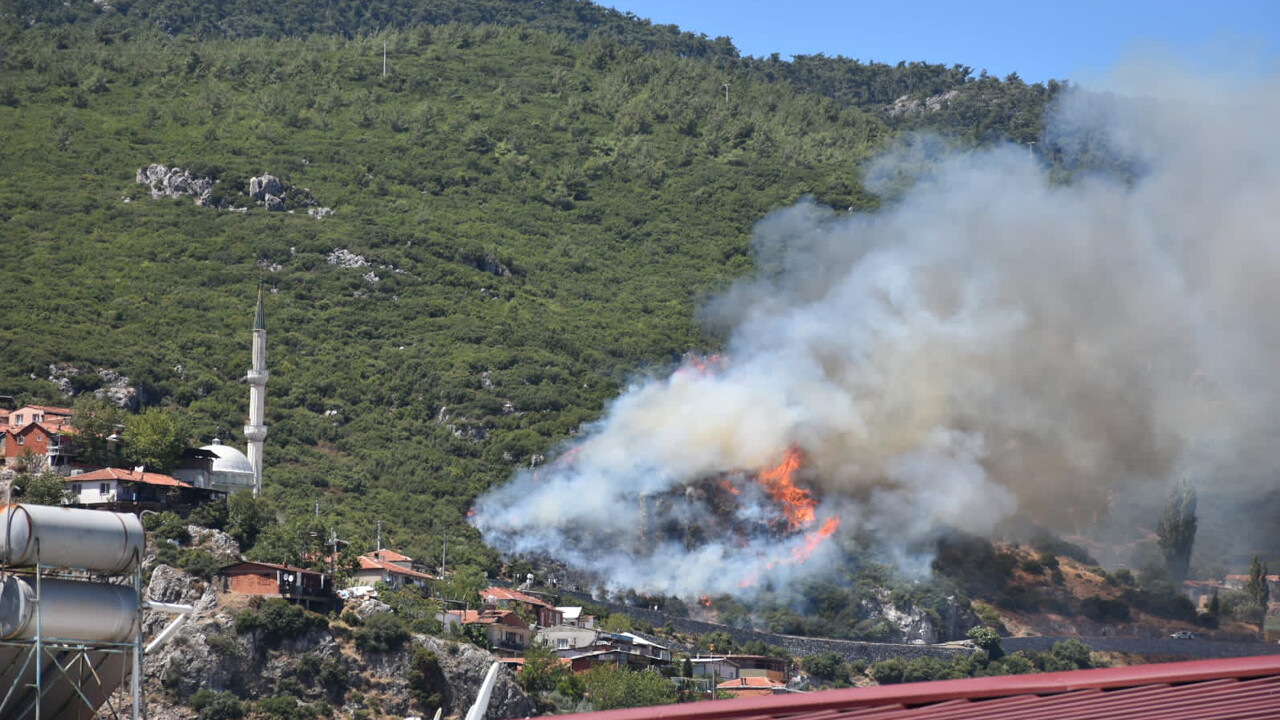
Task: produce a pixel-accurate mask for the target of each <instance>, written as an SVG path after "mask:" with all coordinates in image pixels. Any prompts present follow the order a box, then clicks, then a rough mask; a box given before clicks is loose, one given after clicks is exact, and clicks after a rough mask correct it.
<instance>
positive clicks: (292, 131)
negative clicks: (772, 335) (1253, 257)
mask: <svg viewBox="0 0 1280 720" xmlns="http://www.w3.org/2000/svg"><path fill="white" fill-rule="evenodd" d="M317 8H318V9H317ZM384 46H385V48H386V57H387V73H386V75H385V76H384V75H383V50H384ZM0 63H2V65H0V228H3V240H2V241H0V287H3V288H4V289H5V291H6V309H7V312H6V313H4V320H3V321H2V322H0V357H3V358H4V362H3V363H0V394H10V395H16V396H17V397H18V401H19V402H26V401H44V402H48V403H56V404H67V403H69V402H71V401H70V400H69V399H67V398H66V397H65V396H64V395H62V394H61V393H60V392H59V391H58V390H57V388H56V387H55V386H54V385H53V384H52V383H50V382H49V381H48V380H47V379H46V378H47V377H48V376H49V374H50V366H51V365H57V366H59V367H60V368H61V369H63V370H66V369H67V368H74V369H75V371H77V373H76V374H75V376H74V377H73V378H72V384H73V386H74V387H75V388H77V389H78V390H80V391H91V390H93V389H95V388H96V387H97V386H98V385H100V384H101V383H102V380H101V378H100V377H99V376H98V375H97V374H96V373H97V371H98V370H99V369H110V370H116V371H119V372H121V373H123V374H124V375H127V376H128V377H129V378H130V379H131V381H132V382H133V383H134V384H135V385H136V386H137V387H138V388H139V391H140V398H141V400H142V404H143V405H144V406H159V407H164V408H171V409H173V410H174V411H176V412H179V413H181V414H183V415H185V416H186V417H187V418H188V419H189V420H190V423H191V426H192V429H193V437H192V441H193V442H198V443H200V444H203V443H205V442H207V441H208V440H209V439H210V438H212V437H215V436H219V437H222V438H224V439H225V440H227V441H229V442H232V443H235V444H239V445H242V443H243V440H242V438H241V437H240V433H241V426H242V424H243V417H244V414H245V412H246V410H245V408H246V406H247V397H248V389H247V386H246V385H245V384H243V383H242V382H240V378H242V377H243V375H244V373H245V370H246V369H247V367H248V363H249V330H250V327H251V323H252V313H253V303H254V300H255V298H256V287H257V285H258V284H259V283H264V284H265V286H266V288H267V289H268V292H269V294H268V295H267V303H266V308H267V310H266V311H267V327H268V338H269V340H268V343H269V350H268V353H269V360H268V364H269V367H270V371H271V381H270V383H269V384H268V386H267V412H268V419H267V421H268V423H269V424H270V426H271V434H270V435H269V437H268V439H267V443H266V448H267V449H266V458H267V466H268V469H267V472H266V477H265V485H266V490H265V496H266V499H267V500H268V502H269V503H270V504H271V505H272V506H274V507H275V508H276V509H278V510H279V516H280V517H285V518H292V520H291V521H290V522H294V523H300V522H302V520H301V519H300V518H302V519H305V518H306V517H307V515H308V514H309V513H310V512H311V511H312V510H313V509H314V507H315V505H316V502H317V500H318V501H319V514H320V519H319V521H318V522H320V523H323V524H324V525H325V526H326V527H328V526H332V527H335V528H336V530H337V532H338V534H339V536H340V537H342V538H344V539H348V540H351V541H352V542H353V543H355V544H356V546H357V548H358V549H361V550H363V549H366V548H367V547H369V546H371V543H372V540H373V528H374V525H375V521H377V520H381V521H382V523H383V528H384V537H385V536H386V535H388V534H389V536H390V540H389V544H391V545H393V546H395V547H397V549H400V550H403V551H405V552H407V553H408V554H410V555H415V556H421V555H430V556H435V554H437V553H438V552H439V537H440V535H439V533H440V532H442V531H444V530H445V529H447V530H448V532H449V537H450V547H449V560H450V564H451V565H453V564H455V563H458V564H461V563H476V564H479V565H481V566H483V567H486V568H488V569H491V570H494V569H496V568H497V567H498V559H497V558H496V557H495V556H494V554H493V553H492V551H490V550H488V549H486V548H484V547H483V546H482V545H481V544H480V542H479V540H478V536H477V535H476V534H475V533H474V531H473V530H471V529H470V528H469V527H468V526H467V525H466V524H465V522H464V516H465V513H466V511H467V509H468V507H469V504H470V502H471V500H472V499H473V498H474V497H475V496H476V495H477V494H478V493H479V492H481V491H482V490H484V489H485V488H487V487H489V486H491V485H493V484H494V483H501V482H503V481H504V480H505V479H507V478H508V477H510V475H511V473H512V472H513V471H515V470H516V469H517V468H520V467H525V466H528V465H529V463H530V460H531V457H532V456H534V455H537V454H544V455H551V454H552V453H553V452H554V448H555V446H556V444H557V443H558V442H560V441H562V440H564V439H565V438H567V437H569V436H570V435H571V434H572V433H573V432H574V431H575V430H576V429H577V428H579V427H580V426H582V425H583V424H584V423H588V422H590V421H591V420H592V419H593V418H595V417H596V416H597V415H598V414H599V412H600V411H601V408H602V407H603V406H604V404H605V403H606V402H608V400H609V399H610V398H611V397H613V396H614V395H615V394H616V393H617V391H618V389H619V388H620V387H621V386H623V385H624V384H625V383H626V382H627V381H628V378H630V377H632V376H634V375H635V374H637V373H640V374H643V373H650V372H662V371H663V370H664V369H665V368H668V367H669V366H670V365H671V364H672V363H673V362H674V361H675V360H676V359H677V358H679V357H680V356H681V355H682V354H683V353H686V352H688V351H691V350H705V349H711V348H714V347H715V346H716V344H717V342H718V339H717V338H715V337H710V336H708V335H706V334H704V332H703V331H702V330H701V329H700V327H699V326H698V324H697V320H696V312H695V309H696V307H697V306H698V304H699V302H700V300H701V299H702V298H704V297H706V296H707V295H708V294H710V293H712V292H714V291H716V290H717V289H719V288H723V287H725V286H726V285H727V284H728V283H729V282H730V281H731V280H733V279H734V278H737V277H741V276H742V275H744V274H745V273H747V272H749V271H750V270H751V269H752V259H751V258H750V257H749V255H748V250H747V238H748V235H749V232H750V229H751V226H752V224H753V223H754V222H755V221H756V220H758V219H760V218H761V217H763V216H764V215H765V214H767V213H768V212H769V211H770V210H772V209H775V208H778V207H780V206H783V205H786V204H788V203H792V202H794V201H796V200H798V199H800V198H802V197H805V196H812V197H813V198H815V199H816V200H817V201H818V202H820V203H824V204H828V205H831V206H833V207H839V208H850V209H852V210H855V211H856V210H861V209H869V208H873V207H875V206H876V204H877V202H878V200H877V199H876V198H875V197H873V196H871V195H870V194H869V193H868V192H867V191H866V190H865V189H864V187H863V186H862V184H861V181H860V176H859V168H860V166H861V164H862V163H863V162H864V161H866V160H867V159H868V158H870V157H872V156H874V154H875V153H877V152H878V151H881V150H882V149H884V148H885V147H886V146H887V145H888V144H889V143H890V142H891V141H892V140H893V138H894V137H896V136H897V135H898V134H899V133H900V132H902V131H903V130H906V129H916V128H932V129H935V130H938V131H939V132H941V133H942V134H943V135H944V136H946V137H949V138H951V141H952V142H953V143H954V144H955V145H956V146H958V147H960V148H963V147H965V146H966V145H968V144H971V143H975V142H989V141H993V140H996V139H1001V138H1011V139H1013V140H1015V141H1021V142H1025V141H1029V140H1032V139H1035V138H1038V137H1039V136H1040V133H1041V130H1042V123H1043V120H1042V118H1043V112H1044V108H1045V106H1046V104H1047V103H1048V102H1050V101H1051V100H1052V98H1053V96H1054V95H1056V93H1057V92H1059V91H1060V90H1061V89H1062V87H1061V86H1059V85H1057V84H1052V85H1051V86H1050V87H1044V86H1039V85H1026V84H1024V83H1022V82H1021V81H1020V80H1018V79H1017V78H1016V77H1010V78H1008V79H1006V80H998V79H995V78H989V77H985V76H981V77H974V75H973V74H972V71H971V70H970V69H969V68H966V67H963V66H955V67H950V68H948V67H943V66H933V65H922V64H903V65H899V66H886V65H874V64H864V63H858V62H855V61H851V60H846V59H843V58H824V57H821V56H818V57H807V58H796V59H795V60H794V61H783V60H781V59H778V58H776V57H775V58H741V57H739V56H738V53H737V51H736V50H735V49H734V48H733V47H732V45H731V44H730V43H729V42H728V41H727V40H726V39H723V38H717V39H714V40H710V39H708V38H706V37H703V36H696V35H692V34H689V33H682V32H680V31H679V30H678V29H676V28H674V27H671V26H655V25H652V24H651V23H649V22H647V21H645V20H642V19H639V18H635V17H632V16H627V15H621V14H619V13H616V12H614V11H610V10H605V9H603V8H600V7H598V6H595V5H592V4H589V3H583V2H570V1H568V0H561V1H550V2H546V3H538V4H533V3H519V2H514V1H511V2H502V1H500V0H489V1H488V2H434V3H426V2H423V3H411V2H401V1H397V0H383V1H382V2H375V3H357V2H342V1H337V0H334V1H332V2H323V3H301V2H285V3H278V4H276V5H271V6H266V5H262V4H258V3H248V2H224V3H195V2H180V1H178V0H171V1H165V0H150V1H147V0H137V1H136V2H127V1H122V2H113V3H110V4H109V6H108V7H105V8H104V6H100V5H96V4H94V3H92V2H89V1H88V0H84V1H81V0H75V1H73V2H70V3H66V4H59V5H53V4H50V3H44V2H27V1H24V2H14V1H12V0H7V1H5V2H0ZM725 83H730V84H731V86H730V87H731V92H730V94H729V98H728V100H726V98H725V91H724V84H725ZM948 91H955V92H956V95H955V96H954V98H953V100H952V102H951V103H950V104H949V105H947V106H946V107H944V108H942V109H940V110H938V111H936V112H927V111H923V110H908V111H906V112H901V113H897V114H892V113H890V112H888V111H887V110H888V108H889V107H891V106H892V104H893V103H894V101H895V100H897V99H898V98H900V97H903V96H911V97H912V98H914V99H916V100H919V99H922V98H924V97H925V96H930V95H937V94H939V93H944V92H948ZM152 163H162V164H165V165H168V166H174V165H177V166H181V167H183V168H186V169H189V170H192V171H193V172H194V173H196V174H197V175H207V176H212V177H215V178H216V179H217V180H218V185H217V186H216V189H215V196H216V197H217V198H218V199H219V201H221V202H225V203H227V204H229V205H231V206H239V208H241V209H245V210H246V211H245V212H238V211H233V210H231V209H215V208H212V207H199V206H197V205H196V204H195V203H194V202H193V201H192V199H191V198H179V199H171V198H166V199H161V200H153V199H151V198H150V197H149V195H148V193H147V191H146V189H145V188H144V187H143V186H141V185H138V184H137V183H136V182H135V173H136V172H137V170H138V169H139V168H142V167H145V166H148V165H150V164H152ZM263 173H271V174H273V175H275V176H277V177H279V178H280V179H281V180H282V181H283V182H285V183H286V184H289V185H293V186H296V187H298V188H308V189H309V190H310V193H311V195H312V196H314V198H315V200H316V202H317V203H318V204H319V205H321V206H326V207H331V208H332V209H333V211H334V214H333V215H331V216H329V217H326V218H323V219H319V220H317V219H313V218H311V217H309V216H308V214H307V212H306V208H305V207H303V206H302V205H301V204H299V203H298V202H297V201H296V197H295V198H293V199H291V202H292V208H291V209H293V210H295V212H293V213H288V212H267V211H266V210H264V209H263V208H261V207H258V206H256V205H254V204H253V203H252V202H250V201H249V200H248V199H247V198H246V197H245V196H244V195H243V193H244V192H246V191H247V183H248V178H250V177H252V176H257V175H261V174H263ZM343 249H345V250H347V251H349V252H350V253H353V254H355V255H359V256H361V257H362V258H364V259H365V260H366V261H367V263H368V265H365V266H361V267H343V266H340V265H335V264H331V263H330V262H329V257H330V255H331V254H332V253H334V251H336V250H343ZM375 278H376V279H375ZM300 527H301V526H300ZM295 534H299V535H301V533H295ZM287 535H289V532H283V533H282V536H287ZM304 540H305V537H304ZM303 544H304V541H299V547H300V548H301V547H302V545H303Z"/></svg>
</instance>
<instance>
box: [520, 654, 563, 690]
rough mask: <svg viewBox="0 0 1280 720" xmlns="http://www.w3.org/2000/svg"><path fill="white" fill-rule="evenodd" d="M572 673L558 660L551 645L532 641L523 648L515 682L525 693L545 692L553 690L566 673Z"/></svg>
mask: <svg viewBox="0 0 1280 720" xmlns="http://www.w3.org/2000/svg"><path fill="white" fill-rule="evenodd" d="M572 674H573V671H572V670H570V669H569V666H567V665H565V664H564V663H562V662H560V658H559V657H558V656H557V655H556V653H555V651H554V650H552V649H551V646H549V645H547V644H546V643H542V642H534V643H532V644H530V645H529V647H528V648H527V649H526V650H525V653H524V667H522V668H521V669H520V674H519V675H518V676H516V682H518V683H519V684H520V687H522V688H524V691H525V692H527V693H531V694H536V693H546V692H551V691H552V690H555V689H556V687H557V686H559V685H560V683H561V681H563V680H564V679H565V677H566V676H567V675H572Z"/></svg>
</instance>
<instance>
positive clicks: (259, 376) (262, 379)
mask: <svg viewBox="0 0 1280 720" xmlns="http://www.w3.org/2000/svg"><path fill="white" fill-rule="evenodd" d="M270 375H271V373H269V372H267V371H266V370H250V371H249V374H248V375H245V376H244V379H245V380H248V381H249V384H250V385H266V384H267V377H268V376H270Z"/></svg>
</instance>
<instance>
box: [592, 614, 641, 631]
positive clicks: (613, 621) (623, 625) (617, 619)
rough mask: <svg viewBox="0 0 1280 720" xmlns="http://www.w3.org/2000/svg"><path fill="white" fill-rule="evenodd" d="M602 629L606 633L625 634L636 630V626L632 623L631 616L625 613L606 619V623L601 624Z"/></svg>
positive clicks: (612, 615)
mask: <svg viewBox="0 0 1280 720" xmlns="http://www.w3.org/2000/svg"><path fill="white" fill-rule="evenodd" d="M600 629H601V630H604V631H605V632H615V633H623V632H631V631H632V630H633V629H634V625H633V624H632V622H631V616H630V615H627V614H625V613H613V614H611V615H610V616H609V617H607V618H605V619H604V622H602V623H600Z"/></svg>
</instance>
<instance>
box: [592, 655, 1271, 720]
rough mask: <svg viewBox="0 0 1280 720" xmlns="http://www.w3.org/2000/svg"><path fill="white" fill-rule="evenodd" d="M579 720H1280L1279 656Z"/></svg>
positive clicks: (920, 686)
mask: <svg viewBox="0 0 1280 720" xmlns="http://www.w3.org/2000/svg"><path fill="white" fill-rule="evenodd" d="M571 717H574V718H577V719H578V720H642V719H644V720H649V719H651V718H652V719H663V720H713V719H714V720H720V719H729V718H732V719H733V720H774V719H778V718H786V720H855V719H856V720H872V719H874V720H923V719H924V718H928V720H979V719H981V720H1077V719H1079V720H1085V719H1086V718H1087V719H1088V720H1169V719H1170V718H1178V719H1179V720H1195V719H1197V718H1239V719H1241V720H1244V719H1246V718H1280V656H1276V655H1267V656H1259V657H1244V658H1226V659H1221V660H1195V661H1191V662H1177V663H1163V664H1155V665H1135V666H1130V667H1121V668H1102V669H1096V670H1075V671H1070V672H1056V673H1043V674H1039V675H1011V676H1005V677H987V678H970V679H964V680H940V681H936V682H926V683H907V684H902V685H882V686H879V687H870V688H854V689H849V690H828V691H824V692H815V693H808V694H802V695H774V696H770V697H761V698H741V699H737V700H720V701H716V702H702V703H692V704H688V705H664V706H661V707H648V708H632V709H629V710H613V711H608V712H599V713H584V714H581V715H574V716H571Z"/></svg>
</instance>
